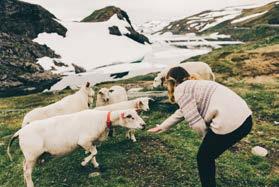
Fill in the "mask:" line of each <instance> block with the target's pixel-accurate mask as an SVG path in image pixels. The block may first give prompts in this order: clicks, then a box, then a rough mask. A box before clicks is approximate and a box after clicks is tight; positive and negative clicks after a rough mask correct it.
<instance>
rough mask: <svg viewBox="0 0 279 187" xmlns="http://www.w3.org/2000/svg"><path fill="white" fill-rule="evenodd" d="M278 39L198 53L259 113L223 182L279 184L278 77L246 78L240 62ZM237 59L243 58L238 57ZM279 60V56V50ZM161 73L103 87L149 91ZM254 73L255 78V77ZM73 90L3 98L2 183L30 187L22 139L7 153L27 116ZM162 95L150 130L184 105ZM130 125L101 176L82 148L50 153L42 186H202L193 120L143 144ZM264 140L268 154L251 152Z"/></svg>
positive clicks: (232, 154)
mask: <svg viewBox="0 0 279 187" xmlns="http://www.w3.org/2000/svg"><path fill="white" fill-rule="evenodd" d="M277 42H278V40H277V39H276V38H269V39H266V40H262V41H259V42H257V43H250V44H246V45H239V46H229V47H224V48H222V49H217V50H214V51H213V52H211V53H209V54H207V55H204V56H200V57H198V60H202V61H205V62H207V63H209V64H210V65H211V66H212V67H213V69H214V71H215V72H217V80H218V81H219V82H221V83H223V84H225V85H226V86H228V87H230V88H231V89H233V90H234V91H236V92H237V93H238V94H239V95H241V96H242V97H243V98H244V99H245V100H246V101H247V103H248V105H249V106H250V107H251V109H252V110H253V112H254V128H253V131H252V132H251V133H250V134H249V135H248V136H247V137H246V138H245V139H243V140H242V141H241V142H240V143H238V144H237V145H235V146H234V147H232V148H231V149H230V150H228V151H226V152H225V153H224V154H223V155H222V156H221V157H220V158H219V159H218V160H217V184H218V186H234V187H243V186H251V187H262V186H268V187H277V186H279V151H278V150H279V138H278V134H279V127H278V126H276V125H274V124H273V121H278V119H279V111H278V108H279V94H278V92H279V89H278V88H279V82H278V79H277V78H276V77H274V76H273V75H272V74H271V75H268V77H269V79H268V80H272V81H265V82H257V81H255V80H256V79H255V78H254V77H253V76H251V75H249V74H248V75H246V76H245V77H244V78H243V76H242V75H243V72H242V71H243V69H242V68H240V67H241V66H236V64H235V62H236V61H237V62H238V65H239V64H242V63H244V62H245V60H246V59H245V58H243V56H241V55H243V53H246V51H251V50H252V51H253V50H259V49H263V48H265V47H269V46H273V45H275V44H276V43H277ZM257 52H259V51H257ZM259 53H260V52H259ZM232 57H233V58H235V59H238V60H236V61H233V60H232ZM248 57H249V59H251V58H253V56H248ZM270 58H273V57H271V56H270ZM274 58H275V60H276V56H275V57H274ZM154 76H155V74H148V75H145V76H139V77H135V78H132V79H126V80H122V81H117V82H107V83H102V84H98V85H96V87H95V89H96V90H97V89H98V88H100V87H103V86H105V87H109V86H111V85H114V84H119V85H123V86H125V87H126V88H132V87H144V90H143V91H148V90H150V86H151V85H152V79H153V78H154ZM258 76H262V75H261V74H259V75H258ZM248 78H250V79H251V80H249V81H248ZM254 79H255V80H254ZM71 93H73V91H71V90H65V91H61V92H56V93H39V94H32V95H27V96H19V97H9V98H1V99H0V186H7V187H10V186H11V187H13V186H23V185H24V183H23V172H22V161H23V156H22V153H21V151H20V149H19V146H18V141H16V143H15V144H14V145H13V146H12V155H13V157H14V161H13V162H10V161H9V160H8V157H7V155H6V147H7V143H8V141H9V138H10V135H12V134H13V133H14V132H15V131H16V130H17V129H18V128H20V126H21V121H22V118H23V116H24V114H25V113H26V112H28V111H29V110H31V109H33V108H36V107H38V106H44V105H47V104H49V103H53V102H55V101H57V100H59V99H60V98H62V97H64V96H65V95H68V94H71ZM156 99H157V102H156V103H155V104H154V105H152V106H151V112H148V113H147V112H145V113H143V114H142V117H143V118H144V119H145V121H146V122H147V125H148V128H150V127H153V126H155V124H159V123H161V122H162V121H163V120H164V119H166V118H167V116H169V115H170V114H171V113H172V112H173V111H175V109H176V106H175V105H170V104H167V103H166V102H165V100H166V98H156ZM124 131H125V130H124V129H121V128H120V129H118V130H117V131H116V133H115V136H114V137H113V138H109V139H108V140H107V141H105V142H103V143H102V144H101V145H99V146H98V148H97V149H98V155H97V160H98V162H99V163H100V164H101V165H102V168H103V171H102V172H101V175H100V176H96V177H89V174H90V173H92V172H93V171H95V170H94V169H93V167H92V166H87V167H85V168H83V167H82V166H81V165H80V163H81V161H82V160H83V158H84V157H85V154H84V151H83V150H81V149H78V150H76V151H74V152H73V153H72V154H70V155H67V156H65V157H60V158H51V157H46V158H45V159H46V162H45V163H44V164H38V165H37V166H36V168H35V171H34V174H33V180H34V182H35V185H36V186H57V187H58V186H59V187H60V186H117V187H118V186H120V187H122V186H189V187H195V186H200V182H199V178H198V173H197V165H196V154H197V150H198V147H199V145H200V143H201V140H200V139H199V138H198V136H197V135H196V133H195V132H194V131H192V130H191V129H189V128H188V126H187V124H185V123H184V122H183V123H180V124H178V125H177V126H175V127H174V128H172V129H170V130H169V131H168V132H166V133H162V134H157V135H152V134H149V133H147V132H145V131H139V132H137V135H136V136H137V140H138V141H137V142H136V143H132V142H131V141H129V140H127V139H126V138H125V132H124ZM257 145H259V146H263V147H265V148H267V149H268V151H269V154H268V156H267V157H264V158H261V157H257V156H253V155H252V154H251V148H252V147H253V146H257Z"/></svg>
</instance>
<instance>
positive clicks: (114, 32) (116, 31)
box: [108, 26, 122, 36]
mask: <svg viewBox="0 0 279 187" xmlns="http://www.w3.org/2000/svg"><path fill="white" fill-rule="evenodd" d="M108 29H109V33H110V34H112V35H115V36H122V33H121V32H120V30H119V28H118V27H117V26H112V27H109V28H108Z"/></svg>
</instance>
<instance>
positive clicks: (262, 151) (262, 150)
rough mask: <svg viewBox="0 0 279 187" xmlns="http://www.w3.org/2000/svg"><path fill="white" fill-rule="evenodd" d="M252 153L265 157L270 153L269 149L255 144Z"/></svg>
mask: <svg viewBox="0 0 279 187" xmlns="http://www.w3.org/2000/svg"><path fill="white" fill-rule="evenodd" d="M252 154H253V155H256V156H261V157H265V156H266V155H267V154H268V151H267V150H266V149H265V148H263V147H260V146H255V147H253V148H252Z"/></svg>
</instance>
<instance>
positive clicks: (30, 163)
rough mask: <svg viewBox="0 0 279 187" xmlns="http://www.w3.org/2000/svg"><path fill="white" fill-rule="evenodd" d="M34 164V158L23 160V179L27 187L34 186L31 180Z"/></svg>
mask: <svg viewBox="0 0 279 187" xmlns="http://www.w3.org/2000/svg"><path fill="white" fill-rule="evenodd" d="M35 164H36V160H25V161H24V164H23V173H24V181H25V183H26V186H27V187H34V183H33V181H32V171H33V168H34V166H35Z"/></svg>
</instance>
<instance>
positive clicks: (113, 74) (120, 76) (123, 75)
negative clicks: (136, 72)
mask: <svg viewBox="0 0 279 187" xmlns="http://www.w3.org/2000/svg"><path fill="white" fill-rule="evenodd" d="M128 74H129V71H124V72H119V73H112V74H110V77H113V79H120V78H123V77H125V76H127V75H128Z"/></svg>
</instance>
